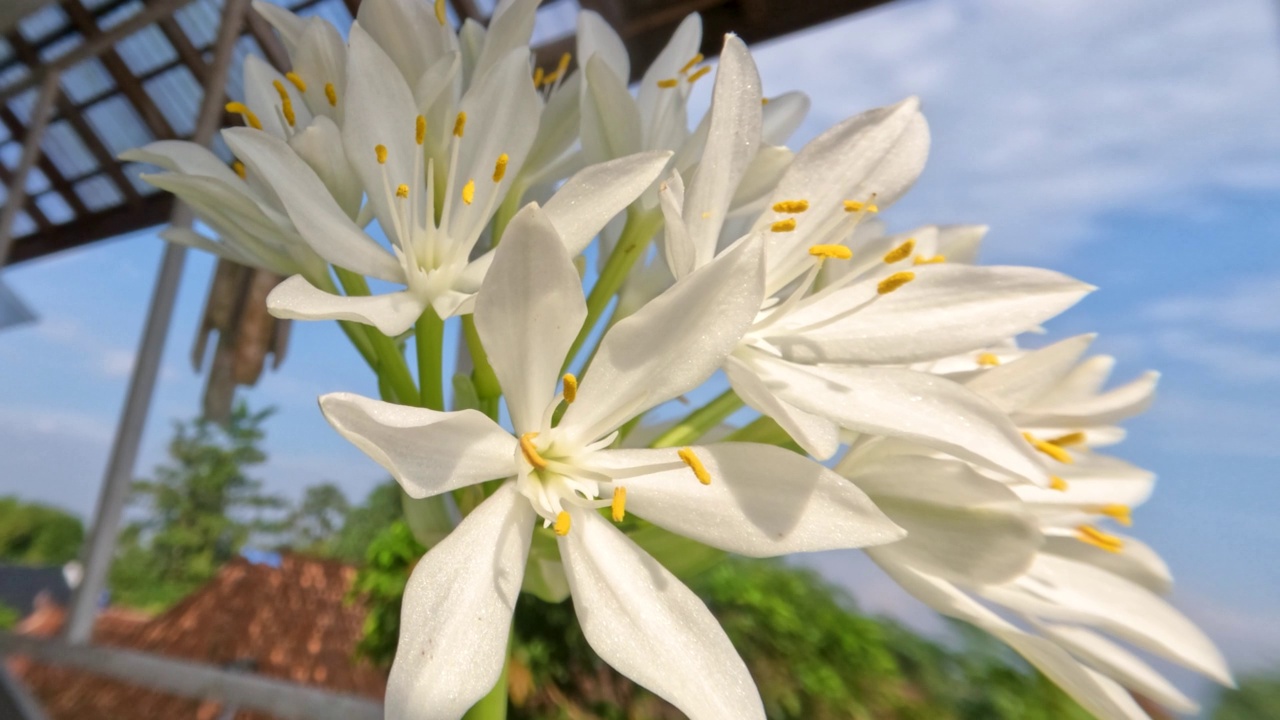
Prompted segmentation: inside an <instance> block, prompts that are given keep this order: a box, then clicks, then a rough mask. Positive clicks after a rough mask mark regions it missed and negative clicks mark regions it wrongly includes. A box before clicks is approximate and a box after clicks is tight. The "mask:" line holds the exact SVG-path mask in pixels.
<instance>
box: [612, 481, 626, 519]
mask: <svg viewBox="0 0 1280 720" xmlns="http://www.w3.org/2000/svg"><path fill="white" fill-rule="evenodd" d="M609 509H610V510H612V511H613V521H614V522H622V521H623V520H625V519H626V518H627V489H626V488H624V487H616V488H614V489H613V502H611V503H609Z"/></svg>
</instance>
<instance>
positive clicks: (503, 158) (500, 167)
mask: <svg viewBox="0 0 1280 720" xmlns="http://www.w3.org/2000/svg"><path fill="white" fill-rule="evenodd" d="M509 160H510V158H508V157H507V154H506V153H502V154H501V155H499V156H498V162H496V163H494V166H493V181H494V182H502V178H504V177H506V175H507V162H508V161H509Z"/></svg>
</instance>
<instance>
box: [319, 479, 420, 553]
mask: <svg viewBox="0 0 1280 720" xmlns="http://www.w3.org/2000/svg"><path fill="white" fill-rule="evenodd" d="M401 494H402V493H401V490H400V486H399V485H397V484H396V482H395V481H394V480H388V481H386V482H384V483H382V484H381V485H378V486H376V487H374V488H373V489H372V490H370V491H369V494H368V495H367V496H366V497H365V499H364V502H363V503H361V504H360V505H357V506H355V507H353V508H351V511H350V512H348V513H347V517H346V522H344V523H343V524H342V529H341V530H340V531H339V532H338V535H337V537H335V538H334V539H333V543H332V545H331V548H330V549H331V554H332V556H333V557H335V558H338V559H340V560H343V561H345V562H349V563H353V564H359V563H363V562H365V560H366V558H367V553H368V551H369V547H370V546H371V545H373V542H374V539H375V538H377V537H378V536H379V535H381V534H382V533H383V532H385V531H386V530H387V528H389V527H391V525H392V524H394V523H395V522H397V521H400V520H403V519H404V509H403V500H402V498H401Z"/></svg>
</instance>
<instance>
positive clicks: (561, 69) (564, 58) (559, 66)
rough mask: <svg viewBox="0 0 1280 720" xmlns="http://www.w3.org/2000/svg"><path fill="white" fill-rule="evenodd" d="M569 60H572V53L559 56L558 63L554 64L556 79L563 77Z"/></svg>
mask: <svg viewBox="0 0 1280 720" xmlns="http://www.w3.org/2000/svg"><path fill="white" fill-rule="evenodd" d="M570 60H573V54H572V53H565V54H563V55H561V56H560V62H558V63H556V77H557V78H558V77H561V76H563V75H564V73H565V71H566V70H568V69H569V61H570ZM548 82H554V81H548Z"/></svg>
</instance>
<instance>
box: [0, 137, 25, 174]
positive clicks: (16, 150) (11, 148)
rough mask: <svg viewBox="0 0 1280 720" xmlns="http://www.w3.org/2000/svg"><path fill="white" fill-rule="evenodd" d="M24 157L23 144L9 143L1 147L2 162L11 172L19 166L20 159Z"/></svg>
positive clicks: (0, 157) (0, 160)
mask: <svg viewBox="0 0 1280 720" xmlns="http://www.w3.org/2000/svg"><path fill="white" fill-rule="evenodd" d="M20 157H22V144H21V143H18V142H7V143H5V144H3V145H0V162H2V163H4V166H5V167H7V168H9V169H10V170H12V169H14V168H15V167H17V166H18V158H20Z"/></svg>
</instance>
